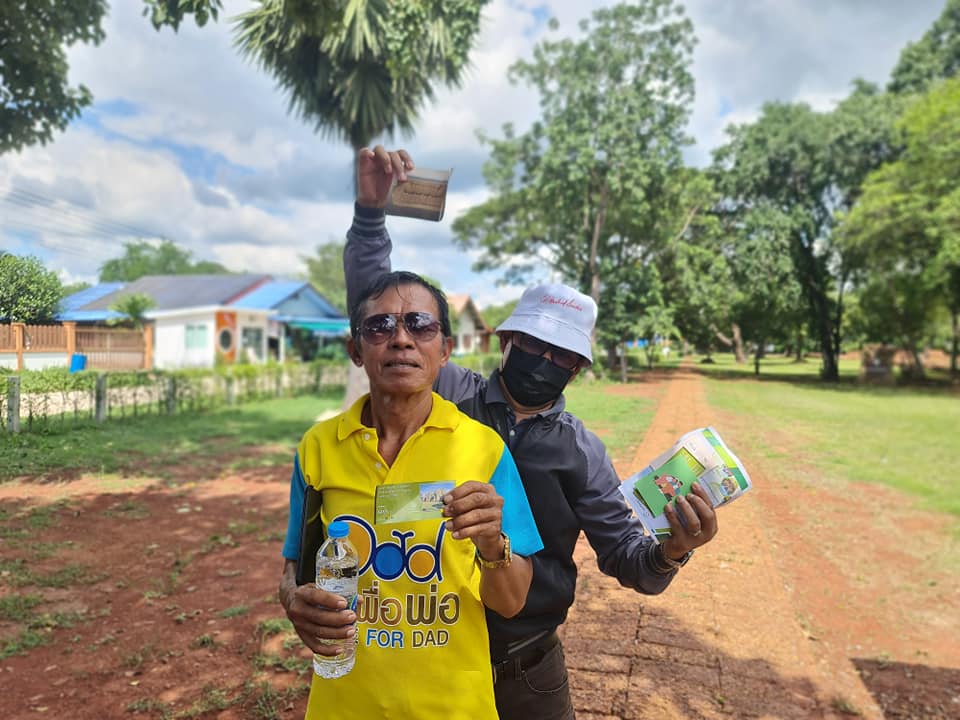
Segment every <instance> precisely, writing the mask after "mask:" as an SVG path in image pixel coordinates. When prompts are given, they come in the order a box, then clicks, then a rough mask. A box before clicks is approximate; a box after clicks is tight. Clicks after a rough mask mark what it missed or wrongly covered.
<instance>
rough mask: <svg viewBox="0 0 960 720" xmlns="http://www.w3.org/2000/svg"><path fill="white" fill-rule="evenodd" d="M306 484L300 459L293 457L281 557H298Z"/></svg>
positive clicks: (294, 558) (291, 558) (290, 558)
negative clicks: (288, 506) (288, 504)
mask: <svg viewBox="0 0 960 720" xmlns="http://www.w3.org/2000/svg"><path fill="white" fill-rule="evenodd" d="M306 489H307V483H306V481H305V480H304V479H303V473H302V472H301V471H300V458H299V457H298V456H297V455H294V456H293V473H292V474H291V475H290V517H289V519H288V520H287V538H286V540H284V541H283V557H285V558H286V559H287V560H296V559H297V558H299V557H300V526H301V525H303V493H304V491H305V490H306Z"/></svg>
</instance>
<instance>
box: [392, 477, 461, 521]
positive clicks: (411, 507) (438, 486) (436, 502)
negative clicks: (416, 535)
mask: <svg viewBox="0 0 960 720" xmlns="http://www.w3.org/2000/svg"><path fill="white" fill-rule="evenodd" d="M453 487H454V482H453V481H452V480H445V481H441V482H426V483H402V484H399V485H381V486H380V487H378V488H377V494H376V498H375V499H374V504H375V510H376V512H375V513H374V522H375V523H376V524H377V525H382V524H386V523H397V522H410V521H412V520H431V519H434V518H441V517H443V496H444V495H446V494H447V493H448V492H450V491H451V490H453Z"/></svg>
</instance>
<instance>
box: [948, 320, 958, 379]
mask: <svg viewBox="0 0 960 720" xmlns="http://www.w3.org/2000/svg"><path fill="white" fill-rule="evenodd" d="M950 325H951V327H952V329H953V344H952V345H951V347H950V375H952V376H953V377H957V375H958V371H957V354H958V351H960V313H951V315H950Z"/></svg>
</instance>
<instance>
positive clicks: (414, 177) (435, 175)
mask: <svg viewBox="0 0 960 720" xmlns="http://www.w3.org/2000/svg"><path fill="white" fill-rule="evenodd" d="M452 173H453V170H452V169H450V170H431V169H429V168H416V169H415V170H411V171H410V172H408V173H407V181H406V182H404V183H394V185H393V187H392V188H391V189H390V196H389V197H388V198H387V206H386V207H385V208H384V210H385V211H386V213H387V215H402V216H404V217H412V218H420V219H421V220H435V221H438V220H440V219H441V218H443V211H444V209H445V208H446V205H447V185H448V184H449V182H450V175H451V174H452Z"/></svg>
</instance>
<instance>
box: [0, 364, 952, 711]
mask: <svg viewBox="0 0 960 720" xmlns="http://www.w3.org/2000/svg"><path fill="white" fill-rule="evenodd" d="M645 379H646V382H645V383H644V384H642V385H641V384H633V385H630V386H626V387H624V388H621V389H620V391H622V392H627V393H631V394H646V395H648V396H649V397H651V398H653V399H654V400H656V401H657V402H658V407H659V410H658V412H657V414H656V416H655V418H654V421H653V424H652V426H651V427H650V429H649V431H648V432H647V433H646V434H645V436H644V440H643V444H642V445H641V447H640V448H638V450H637V452H636V457H635V460H634V461H633V462H632V463H627V464H625V465H624V466H622V467H618V471H619V472H620V473H621V474H626V473H628V472H629V471H631V470H634V469H636V468H639V467H640V466H641V465H642V464H643V463H644V462H645V461H646V460H648V459H649V458H650V457H652V456H654V455H656V454H657V453H659V452H660V451H661V450H662V448H663V447H665V446H667V445H669V444H671V443H672V442H674V441H675V440H676V438H677V437H679V435H680V434H682V433H683V432H684V431H686V430H688V429H690V428H691V427H695V426H698V425H703V424H714V425H716V426H717V427H718V428H720V429H721V431H722V433H723V435H724V437H725V439H727V441H728V442H730V444H731V445H732V446H733V447H734V448H735V449H737V451H738V453H739V454H740V455H741V458H742V459H743V460H744V462H746V463H748V465H749V467H750V469H751V475H752V477H753V480H754V483H755V486H756V487H755V490H754V491H753V492H752V493H750V494H748V495H747V496H745V497H743V498H741V499H739V500H738V501H737V502H736V503H734V504H733V505H731V506H730V507H728V508H724V509H723V510H722V511H721V516H720V526H721V529H720V534H719V536H718V538H717V539H716V541H715V542H713V543H712V544H711V545H710V546H708V547H707V548H704V549H702V550H701V551H699V552H698V553H697V554H696V555H695V557H694V558H693V560H692V561H691V562H690V564H689V565H688V566H687V567H686V568H684V570H683V571H682V572H681V574H680V576H679V577H678V578H677V580H676V581H675V582H674V583H673V584H672V586H671V587H670V588H669V589H668V590H667V591H666V592H665V593H664V594H663V595H660V596H657V597H645V596H641V595H638V594H636V593H633V592H631V591H628V590H625V589H623V588H621V587H619V585H617V583H616V582H615V581H613V580H611V579H609V578H607V577H604V576H602V575H601V574H600V573H599V572H598V571H597V569H596V564H595V560H594V557H593V554H592V552H591V550H590V548H589V546H587V544H586V543H585V542H583V541H581V545H580V546H579V547H578V551H577V552H578V555H577V558H578V562H579V565H580V568H581V573H582V574H581V579H580V583H579V587H578V592H577V602H576V605H575V606H574V609H573V611H572V612H571V615H570V619H569V621H568V623H567V624H566V626H565V627H564V628H563V632H564V634H565V644H566V648H567V655H568V662H569V665H570V667H571V683H572V687H573V691H574V697H575V703H576V708H577V711H578V716H579V717H580V718H581V720H600V719H601V718H603V719H605V720H613V719H614V718H617V719H624V720H626V719H628V718H630V719H633V718H651V719H653V718H656V719H657V720H663V719H666V720H670V719H673V718H705V719H713V718H748V717H759V718H830V717H841V716H844V713H850V712H853V711H856V712H858V713H860V715H861V716H862V717H864V718H870V719H871V720H872V719H879V718H884V717H885V718H889V719H891V720H892V719H893V718H918V719H921V720H926V719H930V720H933V719H936V720H942V719H944V718H960V643H958V642H957V638H958V636H960V633H958V628H960V587H958V585H957V578H956V575H955V574H954V575H950V574H949V573H946V572H945V571H941V570H939V569H938V567H939V566H938V565H937V562H936V559H937V558H938V557H943V556H945V554H947V553H950V552H955V548H953V547H950V546H949V545H946V544H945V542H946V541H945V540H944V538H945V537H949V534H948V533H945V532H944V529H943V522H944V521H943V519H942V518H941V517H940V516H934V515H932V514H930V513H921V512H913V511H903V512H900V513H899V514H898V515H897V516H896V517H893V516H891V515H888V514H884V512H883V508H888V507H900V506H902V500H900V499H897V498H895V497H890V496H887V495H885V494H884V492H883V491H880V490H877V489H876V488H870V489H869V490H867V489H864V490H863V491H861V489H859V488H855V489H854V491H853V492H852V493H850V494H848V495H847V496H838V494H837V493H834V492H830V490H831V489H832V488H830V487H829V486H827V487H824V483H826V482H827V481H824V480H822V479H821V478H819V476H818V475H817V474H816V473H813V472H808V471H807V470H806V469H805V468H804V466H803V462H802V458H800V457H797V458H796V459H795V463H794V465H793V466H792V468H793V470H794V471H795V474H794V476H793V477H791V478H784V477H783V476H782V473H781V472H780V471H779V469H778V467H777V466H776V465H774V462H775V460H771V459H768V458H769V457H771V456H776V455H777V453H779V454H780V455H784V454H786V455H791V454H792V453H794V452H795V450H796V449H795V448H792V447H791V446H790V445H789V440H788V439H783V438H780V437H779V436H778V435H777V434H776V433H775V429H771V428H762V429H757V428H750V427H746V426H745V425H744V424H743V423H742V421H740V420H739V419H738V418H735V417H724V416H720V415H718V414H716V413H714V412H713V411H711V410H710V408H709V407H708V406H707V404H706V401H705V398H704V388H703V381H702V380H701V379H700V378H699V376H697V375H696V374H694V373H690V372H684V371H681V372H678V373H672V374H665V375H662V376H655V377H651V376H649V375H648V376H645ZM757 438H762V440H763V443H765V445H764V447H766V448H767V450H768V451H770V448H773V449H774V450H775V451H776V452H773V451H770V452H768V453H767V454H766V455H765V454H763V453H760V452H759V448H760V445H759V444H758V441H757ZM291 454H292V448H291ZM167 470H168V471H167V472H166V473H165V477H164V479H162V480H161V479H159V478H141V477H137V478H118V477H100V476H98V475H97V474H94V473H91V474H87V475H84V476H83V477H81V478H78V479H73V480H71V481H70V482H63V483H39V482H36V481H31V480H29V479H23V480H21V481H17V482H10V483H6V484H3V485H0V718H2V719H3V720H8V719H9V720H32V719H35V718H43V717H58V718H59V717H63V718H71V720H104V719H107V720H110V719H112V718H137V719H139V718H151V719H155V720H174V718H203V719H209V718H218V719H219V720H287V719H292V718H302V717H303V712H304V708H305V698H306V688H307V682H308V680H309V673H310V669H309V656H308V654H307V653H306V652H304V651H303V650H302V645H301V644H300V642H299V639H298V638H296V637H295V636H293V635H292V634H291V633H290V632H289V631H288V630H287V629H285V627H284V626H283V623H282V622H281V620H282V619H283V613H282V610H281V609H280V607H279V605H278V603H277V601H276V583H277V577H278V574H279V571H280V566H281V562H280V558H279V552H280V544H281V541H282V532H283V529H284V528H285V524H286V505H287V500H288V498H287V495H288V491H289V484H288V482H289V480H288V478H289V474H288V469H287V468H273V467H267V468H259V469H256V470H250V471H245V472H237V471H233V472H221V471H219V470H218V466H217V464H216V463H211V462H207V463H206V464H205V465H204V466H203V467H198V466H195V465H184V466H177V467H171V468H168V469H167ZM798 496H799V497H801V498H804V499H807V500H808V502H798V500H797V498H798ZM938 523H939V524H938ZM891 528H895V529H897V530H898V532H892V531H891ZM847 717H850V715H847Z"/></svg>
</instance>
